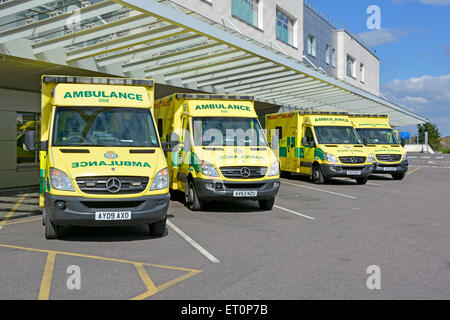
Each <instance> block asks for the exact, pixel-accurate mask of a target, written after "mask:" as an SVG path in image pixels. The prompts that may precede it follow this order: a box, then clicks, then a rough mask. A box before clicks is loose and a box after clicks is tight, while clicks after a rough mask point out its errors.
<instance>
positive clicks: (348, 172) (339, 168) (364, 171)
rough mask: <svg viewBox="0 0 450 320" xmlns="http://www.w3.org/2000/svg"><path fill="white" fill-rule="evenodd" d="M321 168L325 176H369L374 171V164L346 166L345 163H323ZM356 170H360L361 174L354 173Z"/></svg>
mask: <svg viewBox="0 0 450 320" xmlns="http://www.w3.org/2000/svg"><path fill="white" fill-rule="evenodd" d="M320 168H321V169H322V174H323V175H324V177H325V178H333V177H349V178H361V177H368V176H369V175H371V174H372V171H373V165H359V166H345V165H334V164H322V165H320ZM352 171H353V172H352ZM354 172H359V173H360V174H354Z"/></svg>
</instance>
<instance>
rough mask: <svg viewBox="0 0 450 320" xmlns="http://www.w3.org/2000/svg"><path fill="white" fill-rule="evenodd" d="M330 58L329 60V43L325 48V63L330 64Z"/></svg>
mask: <svg viewBox="0 0 450 320" xmlns="http://www.w3.org/2000/svg"><path fill="white" fill-rule="evenodd" d="M330 60H331V48H330V46H329V45H327V49H326V50H325V62H326V63H327V64H330Z"/></svg>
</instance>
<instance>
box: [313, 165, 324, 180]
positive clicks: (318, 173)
mask: <svg viewBox="0 0 450 320" xmlns="http://www.w3.org/2000/svg"><path fill="white" fill-rule="evenodd" d="M311 178H312V181H313V182H314V183H315V184H324V183H325V177H324V175H323V173H322V170H321V169H320V166H319V165H318V164H316V165H314V166H313V168H312V172H311Z"/></svg>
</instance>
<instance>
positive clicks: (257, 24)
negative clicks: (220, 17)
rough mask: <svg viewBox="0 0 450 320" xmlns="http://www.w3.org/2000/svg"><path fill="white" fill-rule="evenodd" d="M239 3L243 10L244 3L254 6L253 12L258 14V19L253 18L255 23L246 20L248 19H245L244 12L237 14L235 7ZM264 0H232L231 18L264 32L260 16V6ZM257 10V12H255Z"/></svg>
mask: <svg viewBox="0 0 450 320" xmlns="http://www.w3.org/2000/svg"><path fill="white" fill-rule="evenodd" d="M238 1H239V4H240V5H241V8H242V3H244V2H246V3H248V4H250V5H251V6H252V9H253V11H252V12H256V18H255V17H253V21H249V19H246V18H247V17H245V15H244V14H242V10H241V11H239V13H240V14H239V13H238V12H236V9H237V8H235V5H237V2H238ZM261 1H262V0H231V16H232V17H233V18H236V19H238V20H240V21H242V22H244V23H246V24H248V25H250V26H252V27H254V28H256V29H258V30H262V28H261V26H260V19H261V17H260V14H262V12H260V6H261V5H262V4H261ZM255 8H256V10H255ZM255 20H256V21H255Z"/></svg>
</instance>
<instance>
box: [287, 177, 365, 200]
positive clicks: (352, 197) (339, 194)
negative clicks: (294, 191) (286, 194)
mask: <svg viewBox="0 0 450 320" xmlns="http://www.w3.org/2000/svg"><path fill="white" fill-rule="evenodd" d="M282 183H286V184H289V185H292V186H296V187H299V188H306V189H310V190H315V191H320V192H325V193H330V194H334V195H336V196H341V197H345V198H350V199H358V198H357V197H354V196H349V195H346V194H342V193H337V192H333V191H328V190H322V189H318V188H313V187H307V186H302V185H299V184H296V183H290V182H287V181H282Z"/></svg>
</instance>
